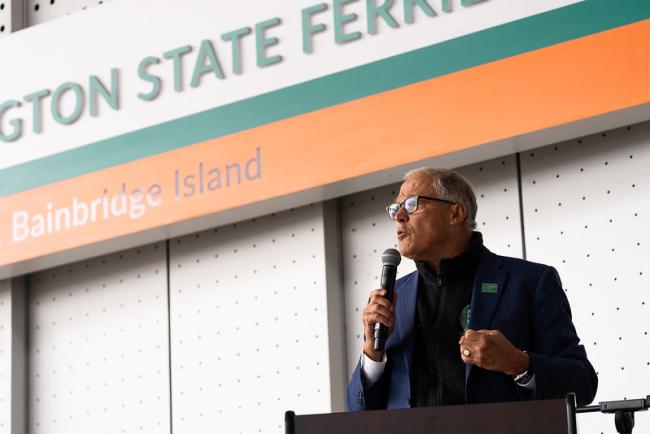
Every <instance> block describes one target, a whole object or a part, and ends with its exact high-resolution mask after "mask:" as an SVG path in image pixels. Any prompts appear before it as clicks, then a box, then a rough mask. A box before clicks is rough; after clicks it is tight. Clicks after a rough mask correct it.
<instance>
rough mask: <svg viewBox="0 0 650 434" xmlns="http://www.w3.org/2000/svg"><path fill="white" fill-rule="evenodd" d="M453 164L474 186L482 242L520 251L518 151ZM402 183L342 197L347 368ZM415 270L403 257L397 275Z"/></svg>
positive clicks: (391, 234)
mask: <svg viewBox="0 0 650 434" xmlns="http://www.w3.org/2000/svg"><path fill="white" fill-rule="evenodd" d="M457 170H458V172H460V173H461V174H462V175H464V176H465V177H466V178H467V179H468V181H469V182H470V184H471V185H472V187H473V188H474V194H475V195H476V199H477V203H478V213H477V216H476V223H477V230H479V231H481V232H482V233H483V239H484V242H485V245H486V246H487V247H488V248H489V249H490V250H492V251H493V252H495V253H497V254H500V255H506V256H516V257H521V255H522V240H521V220H520V208H519V190H518V182H517V163H516V157H515V156H514V155H511V156H507V157H503V158H499V159H495V160H490V161H486V162H483V163H480V164H473V165H470V166H465V167H462V168H460V169H457ZM400 185H401V184H394V185H390V186H387V187H382V188H378V189H374V190H370V191H365V192H362V193H357V194H354V195H351V196H347V197H344V198H342V199H341V231H342V234H343V274H344V276H343V277H344V288H345V306H346V308H345V309H346V312H345V322H346V337H347V357H348V373H351V372H352V370H353V369H354V366H355V365H356V363H357V361H358V360H359V356H360V354H361V348H362V346H363V325H362V322H361V313H362V311H363V308H364V307H365V305H366V303H367V301H368V294H369V293H370V291H372V290H373V289H375V288H377V287H379V277H380V274H381V253H382V252H383V251H384V250H385V249H387V248H391V247H393V248H397V242H396V239H395V223H394V222H392V221H390V220H389V218H388V216H387V215H386V210H385V207H386V205H388V204H389V203H392V202H393V201H394V199H395V196H397V194H398V193H399V188H400ZM414 270H415V264H414V263H413V261H411V260H409V259H407V258H402V263H401V264H400V266H399V267H398V270H397V277H398V278H399V277H401V276H404V275H406V274H408V273H410V272H411V271H414Z"/></svg>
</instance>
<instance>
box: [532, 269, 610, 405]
mask: <svg viewBox="0 0 650 434" xmlns="http://www.w3.org/2000/svg"><path fill="white" fill-rule="evenodd" d="M532 297H533V299H532V317H533V318H532V319H533V321H532V324H531V337H532V341H533V345H532V348H531V350H533V351H530V352H529V354H530V357H531V364H532V368H533V371H534V373H535V390H534V397H535V399H552V398H564V397H566V395H567V393H570V392H573V393H575V394H576V397H577V403H578V405H579V406H582V405H587V404H589V403H590V402H591V401H593V399H594V397H595V395H596V390H597V388H598V377H597V376H596V372H595V371H594V368H593V366H592V365H591V363H590V362H589V360H587V353H586V351H585V348H584V346H583V345H580V339H579V338H578V335H577V333H576V329H575V326H574V325H573V321H572V319H571V309H570V307H569V302H568V300H567V297H566V295H565V294H564V290H563V289H562V284H561V282H560V277H559V275H558V273H557V271H556V270H555V268H553V267H547V268H546V269H545V270H544V271H543V272H542V274H541V276H540V278H539V281H538V283H537V287H536V288H535V292H534V293H533V295H532Z"/></svg>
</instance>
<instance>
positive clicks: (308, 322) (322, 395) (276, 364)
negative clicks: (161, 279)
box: [170, 204, 331, 434]
mask: <svg viewBox="0 0 650 434" xmlns="http://www.w3.org/2000/svg"><path fill="white" fill-rule="evenodd" d="M170 243H171V244H170V253H171V257H170V267H171V268H170V270H171V273H170V276H171V277H170V282H171V301H172V304H171V307H172V309H171V321H172V322H171V324H172V327H171V330H172V332H171V336H172V344H171V345H172V347H171V348H172V374H173V375H172V378H173V383H172V393H173V403H174V405H173V420H174V422H173V426H174V432H175V434H195V433H208V432H214V430H215V429H218V431H219V432H222V433H240V432H241V433H257V432H276V433H281V432H284V412H285V411H286V410H294V411H296V412H297V413H298V414H305V413H323V412H328V411H330V409H331V404H330V383H329V369H330V368H329V362H328V354H329V353H328V331H327V306H326V302H327V294H326V282H325V258H324V226H323V207H322V205H320V204H318V205H311V206H307V207H302V208H297V209H295V210H291V211H287V212H283V213H279V214H273V215H270V216H266V217H262V218H257V219H253V220H250V221H246V222H241V223H237V224H233V225H229V226H226V227H221V228H217V229H213V230H209V231H205V232H201V233H197V234H194V235H189V236H185V237H182V238H178V239H175V240H171V241H170ZM216 427H218V428H216Z"/></svg>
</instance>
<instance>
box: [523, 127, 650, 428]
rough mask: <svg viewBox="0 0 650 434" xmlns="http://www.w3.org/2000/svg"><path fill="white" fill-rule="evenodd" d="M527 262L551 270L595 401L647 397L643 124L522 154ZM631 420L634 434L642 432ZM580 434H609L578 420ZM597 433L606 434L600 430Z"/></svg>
mask: <svg viewBox="0 0 650 434" xmlns="http://www.w3.org/2000/svg"><path fill="white" fill-rule="evenodd" d="M521 163H522V188H523V194H524V195H523V205H524V222H525V234H526V235H525V236H526V246H527V252H528V257H529V259H531V260H534V261H538V262H545V263H549V264H552V265H554V266H556V267H557V268H558V270H559V272H560V276H561V277H562V280H563V285H564V288H565V289H566V291H567V296H568V298H569V300H570V302H571V307H572V309H573V316H574V321H575V324H576V327H577V328H578V333H579V334H580V336H581V337H582V340H583V343H584V344H585V346H586V347H587V351H588V354H589V357H590V360H591V361H592V363H593V364H594V367H595V368H596V371H598V377H599V381H600V384H599V388H598V395H597V396H596V402H598V401H607V400H615V399H622V398H623V397H627V398H642V397H645V396H646V395H648V394H650V335H649V334H648V332H650V326H648V317H649V316H650V307H649V306H648V304H650V292H649V286H648V284H649V281H648V277H649V275H650V268H649V262H648V260H649V259H650V233H649V232H648V231H647V230H646V227H647V225H648V223H650V202H649V201H648V197H650V172H648V165H650V123H644V124H639V125H633V126H631V127H627V128H622V129H618V130H614V131H610V132H607V133H603V134H597V135H594V136H589V137H585V138H582V139H578V140H571V141H568V142H564V143H559V144H557V145H553V146H547V147H545V148H541V149H537V150H535V151H532V152H527V153H525V154H522V161H521ZM644 416H645V414H643V415H639V417H638V418H637V428H635V432H650V419H649V418H647V417H644ZM579 422H580V425H581V430H582V432H585V433H589V432H603V433H608V434H609V433H615V432H616V430H615V429H614V426H613V418H612V417H611V416H595V415H583V416H581V417H580V418H579ZM604 428H607V429H604Z"/></svg>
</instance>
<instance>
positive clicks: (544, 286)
mask: <svg viewBox="0 0 650 434" xmlns="http://www.w3.org/2000/svg"><path fill="white" fill-rule="evenodd" d="M404 180H405V181H404V183H403V184H402V186H401V188H400V192H399V195H398V196H397V199H396V203H394V204H392V205H390V206H388V207H387V211H388V215H389V217H390V218H391V219H393V220H394V221H395V229H396V231H397V240H398V243H399V251H400V253H401V254H402V255H403V256H405V257H407V258H410V259H413V260H414V261H415V264H416V266H417V271H416V272H413V273H411V274H409V275H407V276H405V277H403V278H401V279H399V280H398V281H397V283H396V285H395V296H394V298H393V302H392V303H391V302H390V301H388V299H386V298H385V297H384V295H385V291H384V290H381V289H378V290H375V291H372V292H371V293H370V300H369V302H368V305H367V306H366V308H365V309H364V311H363V324H364V333H365V339H364V345H363V354H362V356H361V359H360V360H359V363H358V364H357V367H356V369H355V370H354V373H353V374H352V378H351V380H350V383H349V384H348V408H349V409H350V410H351V411H359V410H373V409H383V408H405V407H422V406H439V405H454V404H465V403H468V404H469V403H484V402H502V401H518V400H527V399H550V398H564V397H565V396H566V394H567V393H569V392H573V393H575V394H576V396H577V401H578V405H585V404H588V403H590V402H591V401H592V400H593V399H594V395H595V394H596V388H597V385H598V379H597V377H596V373H595V372H594V369H593V367H592V366H591V364H590V363H589V361H588V360H587V355H586V352H585V349H584V347H583V346H582V345H580V344H579V338H578V336H577V335H576V330H575V327H574V325H573V322H572V320H571V311H570V308H569V303H568V300H567V298H566V296H565V294H564V291H563V290H562V285H561V283H560V279H559V276H558V274H557V271H556V270H555V269H554V268H552V267H549V266H546V265H541V264H536V263H533V262H528V261H524V260H521V259H514V258H507V257H503V256H498V255H495V254H494V253H492V252H490V251H489V250H488V249H487V248H485V247H484V246H483V239H482V236H481V234H480V233H479V232H475V231H474V228H475V227H476V222H475V218H476V211H477V205H476V198H475V196H474V192H473V191H472V188H471V187H470V186H469V184H468V183H467V181H466V180H465V179H464V178H463V177H462V176H460V175H459V174H457V173H456V172H454V171H451V170H443V169H430V168H421V169H416V170H413V171H410V172H408V173H407V174H406V176H405V177H404ZM375 323H381V324H383V325H385V326H386V327H387V328H388V333H389V336H388V340H387V341H386V346H385V352H381V353H379V352H376V351H374V349H373V348H374V326H375Z"/></svg>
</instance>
